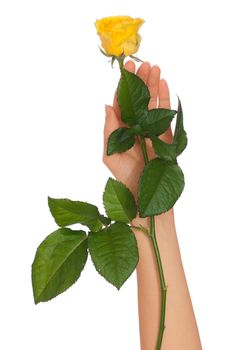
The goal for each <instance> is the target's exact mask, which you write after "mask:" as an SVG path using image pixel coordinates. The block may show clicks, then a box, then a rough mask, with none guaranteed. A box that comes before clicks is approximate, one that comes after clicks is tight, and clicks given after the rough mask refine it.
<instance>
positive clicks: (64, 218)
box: [48, 197, 102, 231]
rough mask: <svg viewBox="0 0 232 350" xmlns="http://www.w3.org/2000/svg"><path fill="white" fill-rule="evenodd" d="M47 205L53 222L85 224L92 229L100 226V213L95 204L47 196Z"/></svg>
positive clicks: (65, 224)
mask: <svg viewBox="0 0 232 350" xmlns="http://www.w3.org/2000/svg"><path fill="white" fill-rule="evenodd" d="M48 205H49V208H50V211H51V214H52V216H53V217H54V219H55V222H56V223H57V225H59V226H61V227H64V226H69V225H73V224H78V223H80V224H82V225H86V226H87V227H89V229H90V230H92V231H98V230H99V229H100V228H101V227H102V220H101V215H100V213H99V211H98V208H97V207H96V206H95V205H92V204H89V203H85V202H79V201H72V200H70V199H67V198H61V199H55V198H51V197H48Z"/></svg>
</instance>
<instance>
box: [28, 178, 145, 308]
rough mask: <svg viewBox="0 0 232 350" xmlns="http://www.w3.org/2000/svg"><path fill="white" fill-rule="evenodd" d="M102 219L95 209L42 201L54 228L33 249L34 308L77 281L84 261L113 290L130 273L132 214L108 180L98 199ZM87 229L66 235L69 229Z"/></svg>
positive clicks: (121, 188)
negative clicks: (55, 225) (73, 227)
mask: <svg viewBox="0 0 232 350" xmlns="http://www.w3.org/2000/svg"><path fill="white" fill-rule="evenodd" d="M103 204H104V207H105V211H106V215H107V216H104V215H101V214H100V212H99V210H98V208H97V207H96V206H95V205H92V204H89V203H86V202H80V201H72V200H70V199H54V198H50V197H48V205H49V208H50V212H51V214H52V216H53V217H54V219H55V222H56V223H57V225H58V226H60V228H59V229H57V230H56V231H54V232H52V233H51V234H50V235H48V236H47V237H46V238H45V239H44V241H43V242H42V243H41V244H40V245H39V247H38V248H37V251H36V255H35V258H34V261H33V264H32V285H33V293H34V300H35V303H36V304H37V303H39V302H41V301H43V302H44V301H48V300H50V299H52V298H54V297H56V296H57V295H58V294H60V293H62V292H64V291H65V290H67V289H68V288H69V287H70V286H71V285H73V284H74V283H75V282H76V281H77V279H78V278H79V277H80V274H81V272H82V270H83V269H84V266H85V264H86V261H87V257H88V252H89V253H90V255H91V259H92V262H93V264H94V266H95V268H96V270H97V271H98V272H99V274H100V275H102V276H103V277H104V278H105V279H106V280H107V281H108V282H110V283H111V284H113V285H114V286H115V287H116V288H117V289H118V290H119V289H120V288H121V286H122V285H123V283H124V282H125V281H126V280H127V279H128V277H129V276H130V275H131V274H132V272H133V271H134V269H135V267H136V265H137V263H138V260H139V256H138V247H137V241H136V238H135V236H134V233H133V231H132V230H131V228H130V226H129V225H128V223H130V222H131V221H132V220H133V219H134V218H135V216H136V214H137V206H136V203H135V200H134V197H133V195H132V193H131V192H130V191H129V189H128V188H127V187H126V186H125V185H123V184H122V183H120V182H118V181H116V180H114V179H112V178H109V179H108V181H107V183H106V186H105V191H104V194H103ZM77 223H79V224H82V225H84V226H87V228H88V229H89V231H88V233H86V232H85V231H83V230H72V229H71V228H69V227H66V226H70V225H73V224H77Z"/></svg>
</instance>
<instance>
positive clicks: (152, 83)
mask: <svg viewBox="0 0 232 350" xmlns="http://www.w3.org/2000/svg"><path fill="white" fill-rule="evenodd" d="M159 81H160V68H159V67H158V66H152V68H151V70H150V73H149V76H148V80H147V86H148V89H149V92H150V96H151V99H150V102H149V105H148V109H154V108H156V107H157V97H158V91H159Z"/></svg>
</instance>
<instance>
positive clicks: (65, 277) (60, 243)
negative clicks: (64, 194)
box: [32, 228, 88, 304]
mask: <svg viewBox="0 0 232 350" xmlns="http://www.w3.org/2000/svg"><path fill="white" fill-rule="evenodd" d="M87 248H88V242H87V235H86V233H85V232H84V231H73V230H71V229H69V228H59V229H58V230H56V231H54V232H52V233H51V234H50V235H48V236H47V237H46V238H45V239H44V241H43V242H42V243H41V244H40V245H39V247H38V248H37V251H36V255H35V258H34V261H33V264H32V286H33V293H34V301H35V304H38V303H39V302H44V301H48V300H51V299H53V298H55V297H56V296H57V295H59V294H61V293H63V292H64V291H66V290H67V289H68V288H69V287H71V286H72V285H73V284H74V283H75V282H76V281H77V279H78V278H79V277H80V274H81V272H82V270H83V268H84V266H85V263H86V260H87V257H88V250H87Z"/></svg>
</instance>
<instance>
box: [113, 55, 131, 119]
mask: <svg viewBox="0 0 232 350" xmlns="http://www.w3.org/2000/svg"><path fill="white" fill-rule="evenodd" d="M124 68H125V69H126V70H128V72H131V73H134V72H135V63H134V62H133V61H131V60H129V61H127V62H126V63H125V65H124ZM113 107H114V110H115V112H116V115H117V116H118V118H119V119H120V118H121V113H120V108H119V104H118V98H117V90H116V91H115V94H114V102H113Z"/></svg>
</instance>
